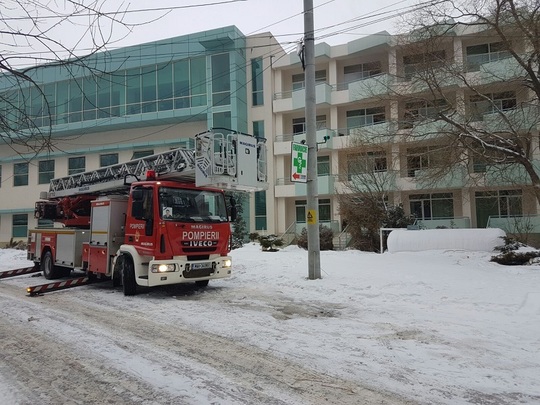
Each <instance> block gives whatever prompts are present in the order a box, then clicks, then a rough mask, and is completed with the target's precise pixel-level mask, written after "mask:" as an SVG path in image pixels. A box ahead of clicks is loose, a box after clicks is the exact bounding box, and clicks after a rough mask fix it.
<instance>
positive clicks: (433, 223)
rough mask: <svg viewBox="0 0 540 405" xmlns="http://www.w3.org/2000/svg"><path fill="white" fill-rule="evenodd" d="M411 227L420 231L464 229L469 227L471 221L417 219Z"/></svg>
mask: <svg viewBox="0 0 540 405" xmlns="http://www.w3.org/2000/svg"><path fill="white" fill-rule="evenodd" d="M413 225H416V226H418V228H420V229H444V228H448V229H465V228H470V227H471V219H470V218H469V217H452V218H430V219H417V220H415V221H414V224H413Z"/></svg>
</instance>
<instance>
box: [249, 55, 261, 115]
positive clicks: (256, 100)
mask: <svg viewBox="0 0 540 405" xmlns="http://www.w3.org/2000/svg"><path fill="white" fill-rule="evenodd" d="M251 86H252V87H253V91H252V99H251V101H252V104H253V105H254V106H257V105H263V104H264V91H263V59H262V58H256V59H251Z"/></svg>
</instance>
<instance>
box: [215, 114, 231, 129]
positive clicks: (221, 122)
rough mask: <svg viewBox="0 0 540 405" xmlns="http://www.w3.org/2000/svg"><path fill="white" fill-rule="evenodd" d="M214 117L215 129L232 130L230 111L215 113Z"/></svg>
mask: <svg viewBox="0 0 540 405" xmlns="http://www.w3.org/2000/svg"><path fill="white" fill-rule="evenodd" d="M212 117H213V120H214V125H213V127H214V128H227V129H229V128H232V125H231V112H230V111H225V112H220V113H214V114H213V115H212Z"/></svg>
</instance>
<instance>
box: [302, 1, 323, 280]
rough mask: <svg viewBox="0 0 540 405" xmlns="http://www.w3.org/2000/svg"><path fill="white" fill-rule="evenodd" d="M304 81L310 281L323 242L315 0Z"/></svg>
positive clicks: (307, 10) (308, 19) (308, 17)
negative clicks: (320, 226)
mask: <svg viewBox="0 0 540 405" xmlns="http://www.w3.org/2000/svg"><path fill="white" fill-rule="evenodd" d="M304 44H305V45H304V46H305V48H304V66H305V71H304V80H305V91H306V142H307V146H308V162H307V185H306V186H307V218H306V222H307V234H308V271H309V279H310V280H315V279H318V278H321V245H320V241H319V190H318V186H317V176H318V174H317V133H316V116H317V115H316V114H317V110H316V108H317V104H316V100H315V24H314V22H313V0H304Z"/></svg>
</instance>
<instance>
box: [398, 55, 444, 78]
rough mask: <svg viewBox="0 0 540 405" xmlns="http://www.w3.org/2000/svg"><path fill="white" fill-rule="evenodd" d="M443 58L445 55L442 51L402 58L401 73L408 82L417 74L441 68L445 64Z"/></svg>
mask: <svg viewBox="0 0 540 405" xmlns="http://www.w3.org/2000/svg"><path fill="white" fill-rule="evenodd" d="M445 58H446V55H445V52H444V51H435V52H428V53H420V54H416V55H407V56H404V57H403V73H404V76H405V79H406V80H410V79H412V77H413V76H414V75H415V74H416V73H418V72H423V71H426V70H427V69H433V68H437V67H440V66H442V65H443V64H444V63H445Z"/></svg>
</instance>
